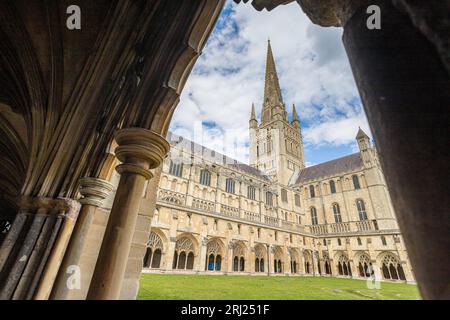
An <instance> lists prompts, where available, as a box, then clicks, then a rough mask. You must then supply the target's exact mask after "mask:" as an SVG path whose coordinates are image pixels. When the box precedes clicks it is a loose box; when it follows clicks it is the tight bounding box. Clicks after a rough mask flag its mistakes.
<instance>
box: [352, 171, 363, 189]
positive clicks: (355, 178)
mask: <svg viewBox="0 0 450 320" xmlns="http://www.w3.org/2000/svg"><path fill="white" fill-rule="evenodd" d="M352 180H353V187H354V188H355V190H357V189H361V186H360V184H359V178H358V176H357V175H356V174H355V175H353V176H352Z"/></svg>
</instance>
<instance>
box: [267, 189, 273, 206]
mask: <svg viewBox="0 0 450 320" xmlns="http://www.w3.org/2000/svg"><path fill="white" fill-rule="evenodd" d="M266 204H267V205H268V206H273V194H272V192H270V191H267V192H266Z"/></svg>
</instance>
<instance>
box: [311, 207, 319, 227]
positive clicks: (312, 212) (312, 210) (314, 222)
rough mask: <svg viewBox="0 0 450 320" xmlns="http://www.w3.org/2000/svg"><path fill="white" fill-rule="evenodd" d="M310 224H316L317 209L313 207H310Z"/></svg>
mask: <svg viewBox="0 0 450 320" xmlns="http://www.w3.org/2000/svg"><path fill="white" fill-rule="evenodd" d="M311 224H313V225H316V224H318V221H317V210H316V208H315V207H311Z"/></svg>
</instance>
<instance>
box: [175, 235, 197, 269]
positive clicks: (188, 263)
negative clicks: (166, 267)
mask: <svg viewBox="0 0 450 320" xmlns="http://www.w3.org/2000/svg"><path fill="white" fill-rule="evenodd" d="M197 248H198V244H197V240H196V239H195V238H194V237H193V236H192V235H190V234H188V233H185V234H182V235H180V236H178V237H177V241H176V243H175V250H174V257H173V264H172V268H173V269H178V270H193V269H194V262H195V256H196V252H197Z"/></svg>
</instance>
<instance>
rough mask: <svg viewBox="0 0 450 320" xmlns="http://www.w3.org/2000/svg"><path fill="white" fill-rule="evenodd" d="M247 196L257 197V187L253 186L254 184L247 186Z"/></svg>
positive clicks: (252, 198)
mask: <svg viewBox="0 0 450 320" xmlns="http://www.w3.org/2000/svg"><path fill="white" fill-rule="evenodd" d="M247 198H249V199H250V200H255V199H256V188H255V187H253V186H248V187H247Z"/></svg>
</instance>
